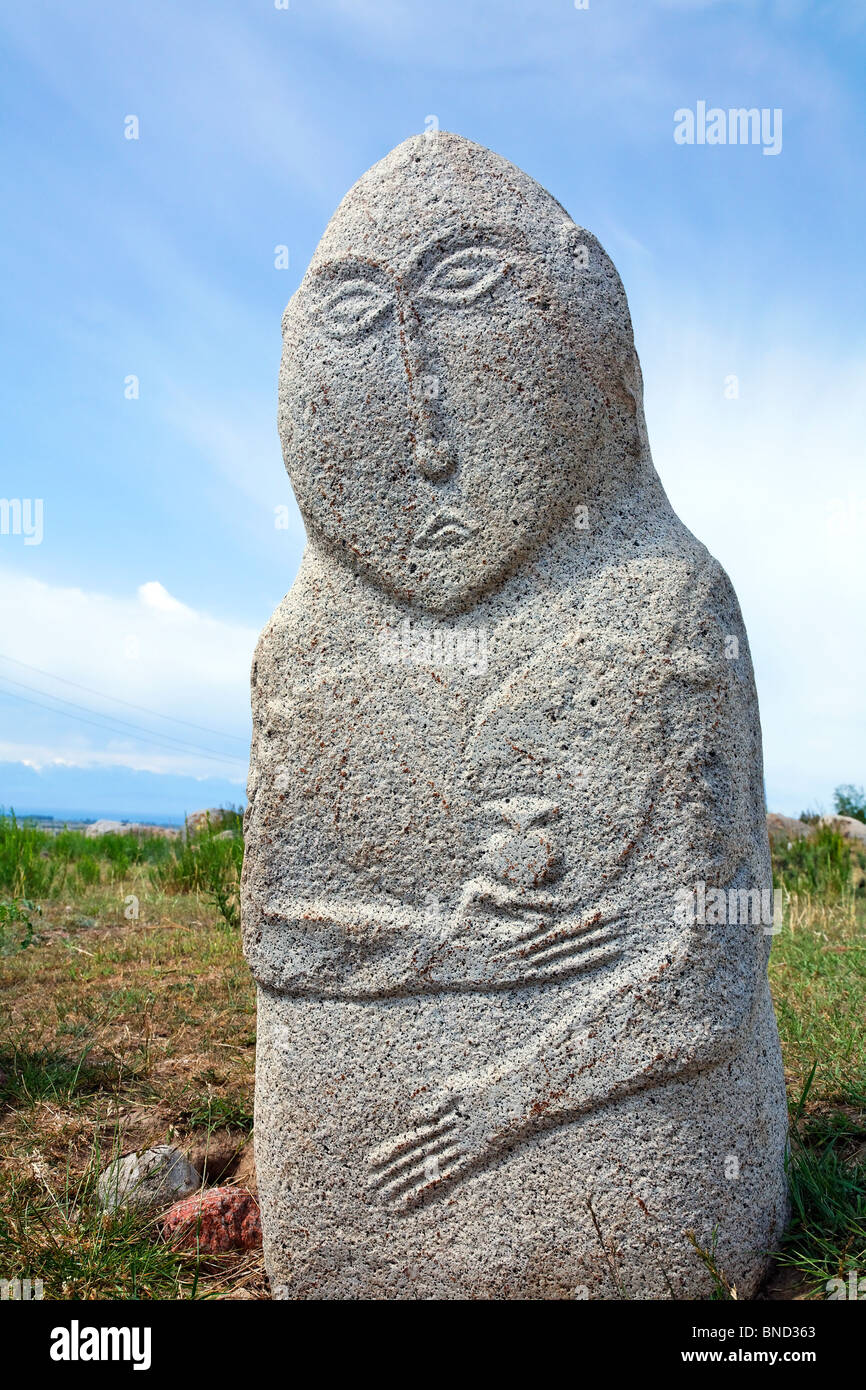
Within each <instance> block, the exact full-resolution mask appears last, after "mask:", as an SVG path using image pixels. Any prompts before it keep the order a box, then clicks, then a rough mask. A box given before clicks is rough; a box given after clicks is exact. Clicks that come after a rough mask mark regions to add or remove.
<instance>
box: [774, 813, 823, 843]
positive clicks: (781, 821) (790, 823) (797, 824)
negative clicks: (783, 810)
mask: <svg viewBox="0 0 866 1390" xmlns="http://www.w3.org/2000/svg"><path fill="white" fill-rule="evenodd" d="M767 833H768V834H769V836H770V839H771V840H806V839H808V838H809V836H810V835H814V833H815V827H814V825H809V824H808V823H807V822H806V821H802V820H794V818H793V816H780V815H777V814H776V813H775V812H772V813H771V814H770V815H768V816H767Z"/></svg>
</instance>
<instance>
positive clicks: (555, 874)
mask: <svg viewBox="0 0 866 1390" xmlns="http://www.w3.org/2000/svg"><path fill="white" fill-rule="evenodd" d="M283 343H284V348H283V359H282V367H281V372H280V387H279V429H280V437H281V441H282V446H283V453H284V458H285V463H286V467H287V469H288V473H289V476H290V478H291V481H292V485H293V487H294V490H295V494H296V496H297V499H298V503H299V505H300V508H301V511H302V513H303V517H304V521H305V524H306V528H307V534H308V544H307V548H306V551H305V554H304V557H303V561H302V564H301V568H300V572H299V574H298V577H297V579H296V581H295V583H294V585H293V587H292V589H291V591H290V593H289V594H288V595H287V597H286V598H285V599H284V600H283V602H282V603H281V604H280V605H279V607H278V608H277V610H276V612H275V613H274V615H273V617H272V618H271V620H270V622H269V623H268V625H267V627H266V628H265V630H264V632H263V633H262V636H261V639H260V642H259V645H258V648H257V651H256V656H255V661H254V666H253V674H252V702H253V721H254V734H253V751H252V759H251V768H250V780H249V796H248V811H247V824H246V858H245V866H244V886H243V916H244V933H245V949H246V954H247V958H248V960H249V963H250V966H251V969H252V971H253V973H254V976H255V978H256V981H257V983H258V992H259V1024H258V1054H257V1083H256V1084H257V1095H256V1166H257V1172H258V1182H259V1194H260V1201H261V1209H262V1224H263V1232H264V1248H265V1260H266V1264H267V1268H268V1272H269V1275H270V1279H271V1284H272V1290H273V1292H274V1294H275V1296H277V1297H284V1298H327V1299H345V1298H365V1299H366V1298H383V1299H391V1298H399V1299H430V1298H460V1299H463V1298H482V1299H485V1298H493V1299H524V1298H587V1297H588V1298H607V1299H617V1298H626V1297H628V1298H654V1299H666V1298H671V1297H676V1298H688V1297H704V1296H708V1295H709V1293H710V1292H711V1290H712V1281H711V1278H710V1275H709V1274H708V1272H707V1269H706V1267H705V1264H704V1262H703V1261H702V1260H701V1258H700V1256H699V1255H698V1253H697V1252H696V1250H695V1245H694V1243H693V1242H694V1241H696V1242H697V1243H698V1245H700V1246H702V1247H703V1248H705V1249H709V1248H710V1247H711V1246H712V1245H713V1242H715V1247H714V1248H715V1260H716V1262H717V1264H718V1265H719V1266H720V1267H721V1268H722V1270H723V1271H724V1273H725V1276H726V1278H728V1279H729V1281H730V1282H731V1283H732V1284H734V1285H735V1286H736V1288H737V1293H738V1296H739V1297H741V1298H742V1297H747V1296H749V1295H750V1294H751V1293H753V1292H754V1291H755V1289H756V1287H757V1286H758V1284H759V1282H760V1280H761V1278H762V1276H763V1272H764V1269H765V1266H766V1261H767V1255H766V1253H765V1252H766V1251H767V1250H768V1249H771V1248H772V1246H773V1244H774V1242H775V1241H776V1239H777V1237H778V1235H779V1233H780V1231H781V1229H782V1226H783V1224H784V1221H785V1218H786V1210H787V1206H786V1204H787V1197H786V1187H785V1179H784V1171H783V1157H784V1150H785V1142H786V1105H785V1092H784V1081H783V1073H782V1066H781V1059H780V1053H779V1042H778V1036H777V1031H776V1024H775V1019H774V1016H773V1010H772V1005H771V1001H770V995H769V990H768V985H767V959H768V954H769V949H770V943H771V940H772V933H773V930H774V927H773V919H772V907H771V902H770V893H771V887H772V879H771V872H770V859H769V849H768V839H767V829H766V822H765V809H766V808H765V805H764V794H763V781H762V763H761V734H760V724H759V718H758V707H757V700H756V695H755V686H754V680H753V674H752V666H751V661H750V657H749V648H748V642H747V638H746V634H745V631H744V629H743V622H742V617H741V615H740V611H739V607H738V605H737V600H736V597H735V595H734V593H733V590H732V588H731V585H730V582H729V580H728V578H727V576H726V574H725V573H724V571H723V570H722V569H721V567H720V566H719V565H718V564H717V562H716V561H715V560H714V559H713V558H712V556H710V555H709V554H708V552H707V551H706V549H705V548H704V547H703V546H702V545H701V544H700V542H698V541H697V540H696V539H695V538H694V537H693V536H692V535H691V534H690V532H689V531H688V530H687V529H686V528H685V526H683V524H682V522H680V520H679V519H678V518H677V516H676V515H675V514H674V512H673V510H672V508H671V506H670V504H669V502H668V500H667V498H666V496H665V493H664V490H663V488H662V485H661V483H660V481H659V478H658V475H657V474H656V471H655V468H654V466H653V462H652V458H651V455H650V449H649V443H648V440H647V433H646V426H645V422H644V413H643V395H642V384H641V374H640V367H639V364H638V359H637V356H636V354H635V350H634V344H633V340H632V329H631V322H630V318H629V311H628V305H627V302H626V297H625V293H624V291H623V287H622V284H621V283H620V280H619V277H618V275H617V272H616V270H615V269H614V267H613V265H612V263H611V261H610V260H609V258H608V257H607V255H606V254H605V252H604V251H603V250H602V248H601V246H600V245H599V243H598V241H597V240H596V239H595V237H594V236H593V235H592V234H591V233H590V232H588V231H586V230H584V229H583V228H581V227H579V226H577V225H575V223H574V222H573V221H572V220H571V218H570V217H569V216H568V214H567V213H566V212H565V211H564V209H563V208H562V207H561V206H560V205H559V204H558V203H557V202H556V201H555V199H554V198H553V197H551V195H550V194H548V193H547V192H546V191H545V190H544V189H543V188H541V187H540V186H539V185H538V184H537V183H535V182H534V181H533V180H532V179H531V178H530V177H529V176H528V175H526V174H525V173H523V172H522V171H521V170H519V169H517V168H515V167H514V166H513V165H511V164H509V163H507V162H506V161H505V160H503V159H501V158H500V157H498V156H497V155H495V154H493V153H491V152H490V151H488V150H485V149H482V148H481V147H479V146H477V145H475V144H472V143H471V142H469V141H468V140H465V139H462V138H461V137H459V136H456V135H451V134H448V133H445V132H440V133H431V134H428V135H422V136H418V137H414V138H412V139H410V140H407V141H406V142H405V143H403V144H402V145H400V146H399V147H398V148H397V149H395V150H393V151H392V152H391V153H390V154H389V155H388V156H387V157H386V158H385V159H384V160H382V161H381V162H380V163H379V164H377V165H375V166H374V167H373V168H372V169H370V170H369V171H368V172H367V173H366V174H365V175H364V176H363V177H362V178H361V179H360V180H359V181H358V183H357V184H356V185H355V186H354V187H353V188H352V189H351V190H350V191H349V193H348V194H347V195H346V197H345V198H344V200H343V202H342V203H341V204H340V207H339V208H338V209H337V212H336V213H335V214H334V217H333V218H332V220H331V222H330V224H329V225H328V227H327V229H326V231H325V233H324V235H323V237H322V240H321V242H320V243H319V246H318V248H317V249H316V252H315V254H314V256H313V259H312V261H311V263H310V266H309V268H308V270H307V272H306V274H305V276H304V278H303V281H302V282H301V284H300V286H299V288H298V290H297V292H296V294H295V295H294V296H293V298H292V300H291V302H290V304H289V306H288V308H287V310H286V313H285V316H284V320H283ZM695 466H696V467H700V460H699V459H696V460H695ZM689 1233H691V1235H690V1234H689Z"/></svg>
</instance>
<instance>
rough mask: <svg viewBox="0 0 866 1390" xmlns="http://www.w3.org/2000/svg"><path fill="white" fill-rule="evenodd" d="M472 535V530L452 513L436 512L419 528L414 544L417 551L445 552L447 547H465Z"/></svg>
mask: <svg viewBox="0 0 866 1390" xmlns="http://www.w3.org/2000/svg"><path fill="white" fill-rule="evenodd" d="M474 534H475V532H474V530H473V528H472V527H471V526H467V525H466V522H465V521H461V519H460V517H459V516H457V515H455V513H454V512H437V513H436V515H435V516H433V517H431V518H430V520H429V521H426V522H425V523H424V525H423V526H422V527H421V530H420V531H419V532H418V534H417V536H416V537H415V541H414V544H415V545H416V546H417V548H418V549H419V550H445V549H446V548H447V547H449V546H454V545H465V543H466V541H468V540H470V539H471V538H472V536H473V535H474Z"/></svg>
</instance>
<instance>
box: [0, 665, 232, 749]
mask: <svg viewBox="0 0 866 1390" xmlns="http://www.w3.org/2000/svg"><path fill="white" fill-rule="evenodd" d="M8 679H9V677H8V676H4V677H3V680H8ZM14 684H16V685H20V684H21V682H20V681H15V682H14ZM30 688H31V687H29V686H25V687H24V689H25V690H26V689H30ZM41 693H42V694H46V693H47V692H45V691H42V692H41ZM0 695H5V696H6V698H7V700H20V701H21V702H22V704H25V705H37V706H38V707H39V709H47V710H50V712H51V713H52V714H62V715H64V716H65V717H66V718H67V719H76V720H77V721H78V723H79V724H91V725H92V726H93V727H94V728H95V729H100V730H101V731H102V733H109V734H120V735H121V736H122V731H121V730H120V729H112V728H109V727H108V726H107V725H106V724H104V723H101V724H100V723H98V722H97V720H95V719H85V718H84V717H83V716H82V715H80V714H71V713H70V712H69V711H68V710H65V709H57V708H55V706H54V705H46V704H45V703H44V702H43V701H42V700H31V699H30V698H29V697H28V696H26V695H16V694H15V692H14V691H12V690H0ZM57 698H58V697H57V696H56V695H51V696H49V699H53V700H56V699H57ZM63 703H64V704H71V701H69V700H65V701H63ZM75 708H76V709H84V708H86V706H84V705H77V706H75ZM90 713H91V714H96V713H97V711H96V710H91V711H90ZM111 717H112V716H109V718H111ZM116 722H117V723H120V720H117V721H116ZM127 727H129V728H132V729H134V728H135V727H136V726H135V725H128V726H127ZM138 741H139V742H140V743H152V744H154V746H155V747H157V748H163V749H166V748H167V749H168V751H169V752H171V753H174V752H176V751H177V748H176V747H175V746H172V745H170V744H168V743H166V742H165V741H164V740H163V739H162V738H161V737H160V735H158V734H157V735H156V737H154V736H153V734H152V733H145V734H144V735H143V736H142V735H139V738H138ZM175 742H176V741H175ZM181 748H182V751H184V752H193V753H196V754H198V756H199V757H204V758H208V759H210V760H211V761H216V762H220V763H231V764H232V765H235V764H237V763H238V762H240V761H241V758H240V755H237V756H235V757H232V756H230V755H229V756H226V754H224V753H212V752H210V751H209V750H207V749H201V748H196V747H195V746H194V745H193V744H188V745H187V746H186V747H184V746H183V745H181Z"/></svg>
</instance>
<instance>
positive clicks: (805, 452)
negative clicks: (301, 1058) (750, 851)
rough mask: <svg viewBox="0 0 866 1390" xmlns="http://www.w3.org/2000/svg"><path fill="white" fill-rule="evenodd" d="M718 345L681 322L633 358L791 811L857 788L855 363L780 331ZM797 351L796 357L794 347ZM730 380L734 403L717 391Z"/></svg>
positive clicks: (864, 548) (859, 560)
mask: <svg viewBox="0 0 866 1390" xmlns="http://www.w3.org/2000/svg"><path fill="white" fill-rule="evenodd" d="M762 336H763V337H769V339H770V341H773V342H776V343H780V342H786V341H791V340H792V337H793V340H794V341H796V342H800V343H803V344H804V346H803V347H802V348H799V349H798V348H785V349H784V350H781V351H779V350H776V351H774V352H773V351H768V350H767V348H766V343H765V342H760V343H755V344H750V343H749V341H748V337H747V336H746V335H744V336H743V338H742V339H741V341H740V342H739V344H738V345H737V344H734V343H728V344H725V343H723V342H722V341H721V340H720V338H719V337H716V336H713V335H712V334H710V333H709V332H707V331H704V332H702V331H701V330H700V329H699V328H695V327H694V326H691V327H690V326H689V325H688V324H687V323H685V322H683V321H681V322H680V327H679V331H678V332H670V333H669V334H668V335H666V338H665V340H664V341H656V342H655V343H653V342H650V343H649V344H648V345H646V350H645V353H644V368H645V379H646V394H647V406H648V418H649V427H650V439H651V441H652V445H653V456H654V459H655V462H656V467H657V468H658V471H659V473H660V475H661V478H662V481H663V482H664V484H665V487H666V489H667V491H668V495H669V496H670V499H671V502H672V503H673V505H674V507H675V508H676V510H677V512H678V513H679V515H680V516H681V517H682V519H683V521H685V523H686V525H687V526H689V528H690V529H691V530H692V531H694V533H695V535H697V536H698V538H699V539H700V540H702V541H703V542H704V544H705V545H707V546H708V548H709V549H710V550H711V551H712V553H713V554H714V555H715V556H716V558H717V559H718V560H719V561H720V562H721V563H722V564H723V565H724V566H725V568H726V570H727V571H728V573H729V574H730V576H731V579H732V581H733V583H734V586H735V588H736V590H737V594H738V597H739V599H740V603H741V606H742V609H743V616H744V619H745V623H746V629H747V631H748V633H749V640H750V645H751V649H752V657H753V661H754V665H755V673H756V678H757V683H758V695H759V698H760V703H761V721H762V725H763V731H764V764H765V775H766V782H767V797H768V801H769V803H770V808H771V809H772V810H780V811H786V812H789V813H797V812H799V811H801V810H803V809H805V808H806V806H807V805H809V804H812V805H814V804H815V803H817V802H820V803H821V804H822V806H823V809H825V810H827V811H829V810H831V809H832V795H833V789H834V787H836V786H837V785H839V784H840V783H842V782H855V783H861V782H864V781H866V719H864V710H863V691H864V689H866V645H864V642H863V614H864V611H866V572H864V565H863V556H864V553H866V476H864V472H863V467H862V433H863V424H862V421H863V414H864V406H866V362H864V361H861V360H851V359H848V360H841V361H840V360H838V359H836V358H834V357H833V356H832V355H831V354H830V353H829V352H827V353H822V352H821V351H820V348H819V346H818V345H817V344H815V343H812V342H810V341H809V336H808V334H807V333H805V332H803V333H798V334H796V335H792V333H791V330H790V325H789V326H787V327H785V328H782V327H779V326H777V328H776V329H775V330H773V331H772V332H766V331H765V333H764V334H762ZM806 345H808V346H806ZM732 373H734V374H736V375H737V376H738V378H739V389H740V395H739V398H738V399H726V398H725V397H724V394H723V382H724V380H725V378H726V377H727V376H728V375H730V374H732Z"/></svg>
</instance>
